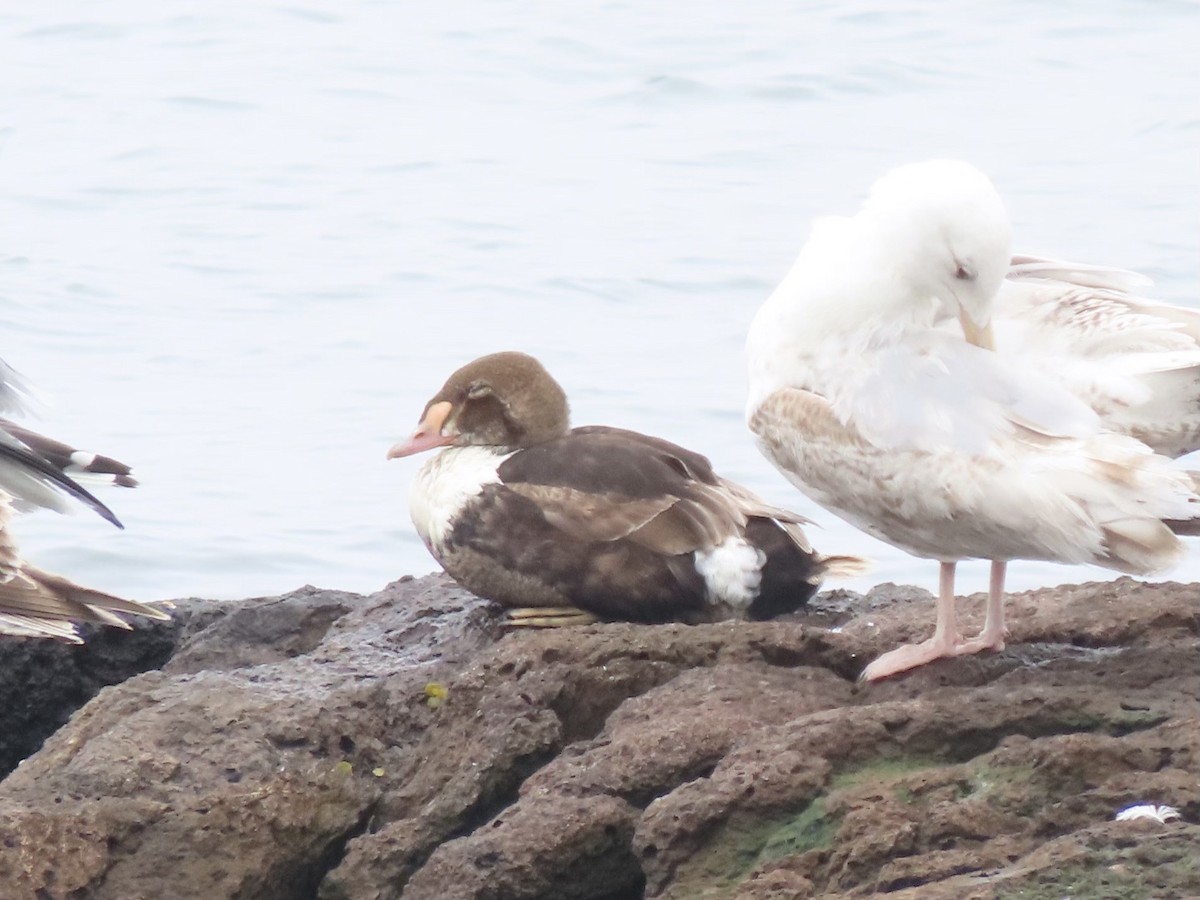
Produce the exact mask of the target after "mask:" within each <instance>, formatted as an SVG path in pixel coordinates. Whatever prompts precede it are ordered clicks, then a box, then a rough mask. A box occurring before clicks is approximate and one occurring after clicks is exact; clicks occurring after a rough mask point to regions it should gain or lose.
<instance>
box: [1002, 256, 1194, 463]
mask: <svg viewBox="0 0 1200 900" xmlns="http://www.w3.org/2000/svg"><path fill="white" fill-rule="evenodd" d="M1149 284H1150V280H1149V279H1148V278H1146V277H1144V276H1142V275H1139V274H1137V273H1135V272H1129V271H1126V270H1124V269H1114V268H1104V267H1101V266H1094V265H1087V264H1084V263H1072V262H1063V261H1061V260H1051V259H1043V258H1040V257H1034V256H1017V257H1014V258H1013V259H1012V261H1011V265H1010V267H1009V270H1008V274H1007V276H1006V278H1005V280H1004V282H1003V284H1002V285H1001V287H1000V291H999V293H998V294H997V297H996V312H995V318H994V327H995V333H996V343H997V346H998V347H999V348H1000V349H1001V350H1002V351H1003V352H1004V353H1005V354H1006V355H1009V356H1011V358H1013V359H1014V360H1019V362H1020V364H1021V365H1023V366H1027V367H1028V368H1029V369H1030V370H1036V371H1040V372H1041V373H1043V374H1044V376H1045V377H1047V378H1050V379H1052V380H1055V381H1057V382H1058V383H1059V384H1061V385H1062V386H1063V387H1065V388H1067V390H1069V391H1070V392H1071V393H1073V394H1074V395H1075V396H1076V397H1078V398H1079V399H1081V400H1083V401H1084V402H1085V403H1086V404H1088V405H1089V406H1090V407H1091V408H1092V409H1093V410H1094V411H1095V412H1096V413H1097V415H1099V416H1100V421H1101V423H1102V424H1103V426H1104V427H1105V428H1106V429H1109V430H1111V431H1118V432H1120V433H1122V434H1128V435H1131V436H1133V437H1135V438H1137V439H1138V440H1140V441H1143V442H1144V443H1146V444H1147V445H1149V446H1150V447H1152V448H1153V449H1154V450H1155V451H1156V452H1158V453H1161V454H1163V455H1164V456H1171V457H1176V456H1182V455H1183V454H1185V453H1191V452H1192V451H1194V450H1197V449H1200V311H1198V310H1195V309H1187V308H1184V307H1180V306H1172V305H1170V304H1168V303H1162V302H1159V301H1155V300H1149V299H1146V298H1145V297H1142V296H1141V295H1140V294H1139V293H1138V291H1140V290H1142V289H1144V288H1146V287H1148V286H1149Z"/></svg>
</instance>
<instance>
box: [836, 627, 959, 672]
mask: <svg viewBox="0 0 1200 900" xmlns="http://www.w3.org/2000/svg"><path fill="white" fill-rule="evenodd" d="M959 644H961V641H947V640H944V639H941V638H938V637H931V638H930V639H929V640H927V641H921V643H919V644H905V645H904V646H903V647H897V648H896V649H895V650H889V651H888V652H887V653H885V654H883V656H881V657H879V658H878V659H876V660H875V661H874V662H873V663H871V664H870V665H869V666H867V667H866V668H865V669H863V672H862V674H861V675H859V676H858V679H859V681H879V680H880V679H883V678H890V677H891V676H892V675H899V674H900V673H901V672H907V671H908V670H909V669H916V668H918V667H919V666H924V665H927V664H928V663H931V662H933V661H934V660H935V659H945V658H946V657H950V656H955V655H956V654H955V649H956V648H957V647H958V646H959Z"/></svg>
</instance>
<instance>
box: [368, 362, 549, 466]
mask: <svg viewBox="0 0 1200 900" xmlns="http://www.w3.org/2000/svg"><path fill="white" fill-rule="evenodd" d="M569 423H570V411H569V409H568V407H567V397H566V394H564V393H563V389H562V388H561V387H559V385H558V382H557V381H555V380H554V379H553V378H552V377H551V376H550V373H549V372H547V371H546V369H545V367H544V366H542V364H541V363H540V362H538V361H537V360H536V359H534V358H533V357H532V356H529V355H528V354H525V353H518V352H515V351H505V352H503V353H491V354H488V355H487V356H481V357H480V358H479V359H477V360H475V361H474V362H470V363H467V364H466V365H465V366H463V367H462V368H461V369H459V370H458V371H456V372H455V373H454V374H453V375H451V376H450V377H449V378H448V379H446V383H445V384H444V385H442V389H441V390H440V391H438V392H437V393H436V394H434V396H433V397H432V398H431V399H430V401H429V402H428V403H426V404H425V410H424V412H422V413H421V420H420V423H419V424H418V425H417V430H416V431H414V432H413V433H412V435H411V436H410V437H409V438H408V440H407V441H403V442H402V443H399V444H396V445H395V446H394V447H392V448H391V449H390V450H389V451H388V459H395V458H397V457H400V456H411V455H412V454H414V453H421V452H423V451H425V450H432V449H434V448H435V447H448V446H455V447H462V446H484V447H502V448H506V449H513V450H516V449H520V448H523V447H532V446H534V445H535V444H541V443H544V442H545V441H549V440H552V439H554V438H556V437H561V436H562V435H564V434H566V432H567V429H568V428H569V427H570V425H569Z"/></svg>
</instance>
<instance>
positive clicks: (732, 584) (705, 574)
mask: <svg viewBox="0 0 1200 900" xmlns="http://www.w3.org/2000/svg"><path fill="white" fill-rule="evenodd" d="M695 558H696V571H697V572H699V573H700V577H701V578H703V579H704V583H705V585H706V586H707V587H708V600H709V602H710V603H723V604H728V605H729V606H731V607H733V608H734V609H736V610H738V611H739V612H745V611H746V609H748V608H749V606H750V604H751V603H753V602H754V598H755V597H757V596H758V587H759V585H760V584H761V583H762V567H763V564H764V563H765V562H766V561H767V555H766V554H765V553H763V552H762V551H761V550H759V549H758V548H757V547H755V546H753V545H752V544H750V543H749V542H748V541H747V540H746V539H745V538H742V537H727V538H726V539H725V540H724V542H723V543H721V544H720V545H719V546H717V547H714V548H713V549H712V550H697V551H696V557H695Z"/></svg>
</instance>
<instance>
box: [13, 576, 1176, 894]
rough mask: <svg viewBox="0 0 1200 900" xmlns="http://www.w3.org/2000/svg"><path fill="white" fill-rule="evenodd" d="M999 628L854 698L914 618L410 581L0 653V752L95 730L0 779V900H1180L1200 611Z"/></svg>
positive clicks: (1118, 600)
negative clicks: (580, 613) (491, 598)
mask: <svg viewBox="0 0 1200 900" xmlns="http://www.w3.org/2000/svg"><path fill="white" fill-rule="evenodd" d="M964 605H965V606H969V605H970V604H964ZM973 605H974V607H976V610H975V613H974V614H975V615H978V610H979V608H980V607H981V598H974V603H973ZM1009 609H1010V617H1009V618H1010V622H1011V624H1012V627H1013V634H1012V637H1011V642H1010V646H1009V649H1007V650H1006V651H1004V652H1003V653H1000V654H995V655H991V656H987V657H976V658H964V659H957V660H948V661H941V662H939V663H937V664H935V665H932V666H929V667H927V668H926V669H924V670H921V671H918V672H915V673H912V674H911V675H909V676H907V677H904V678H898V679H895V680H893V681H890V682H885V683H882V684H877V685H871V686H865V685H859V684H857V683H856V682H855V681H854V680H853V679H854V676H855V675H856V674H857V672H858V671H859V670H860V669H861V668H862V666H863V664H864V663H865V662H866V661H868V660H869V659H870V658H872V657H873V656H874V655H875V654H877V653H878V652H880V651H881V650H883V649H886V648H888V647H890V646H894V645H895V644H896V643H897V642H899V641H901V640H907V639H910V638H913V637H920V636H921V635H922V633H923V629H924V628H926V627H928V625H929V623H930V622H931V621H932V599H931V598H930V597H929V595H928V594H926V593H924V592H922V591H917V590H914V589H911V588H897V587H895V586H892V585H884V586H882V587H880V588H878V589H876V590H874V591H872V592H871V593H870V594H869V595H867V596H866V597H855V596H853V595H847V594H838V593H834V594H826V595H823V596H822V597H821V598H820V599H819V601H818V602H817V603H816V604H815V606H814V607H813V608H812V609H811V610H809V611H808V612H806V613H805V614H804V615H800V616H796V617H792V618H790V619H788V620H784V621H776V622H767V623H722V624H717V625H702V626H691V627H689V626H679V625H665V626H637V625H625V624H609V625H594V626H587V627H585V628H574V629H559V630H554V631H546V632H526V633H512V634H503V635H502V634H501V631H500V628H499V625H498V619H497V617H496V615H495V613H494V612H493V611H492V610H491V608H490V607H489V606H488V605H487V604H485V603H483V602H481V601H479V600H476V599H475V598H473V597H471V596H470V595H469V594H467V593H465V592H464V591H461V590H460V589H458V588H455V587H454V586H452V585H451V584H450V583H449V582H448V581H447V580H445V579H444V578H440V577H436V578H435V577H430V578H426V579H419V580H411V579H407V580H402V581H400V582H397V583H395V584H393V585H389V586H388V587H387V588H386V589H384V590H383V591H381V592H380V593H378V594H375V595H372V596H370V597H361V596H357V595H350V594H344V593H339V592H333V591H320V590H316V589H313V588H306V589H302V590H301V591H297V592H295V593H294V594H290V595H287V596H285V597H281V598H272V599H260V600H253V601H245V602H243V603H237V604H220V605H214V604H211V603H204V602H199V601H189V602H186V603H181V604H180V608H179V614H178V616H177V618H176V622H175V623H174V624H173V625H172V626H170V628H168V629H166V630H164V631H156V630H153V629H152V630H150V631H147V632H136V633H134V634H130V635H124V634H118V635H113V636H111V637H110V636H108V635H104V636H98V637H100V638H101V639H100V640H99V641H97V642H96V643H94V644H93V645H91V646H90V647H88V648H84V649H82V650H80V649H77V648H66V647H60V646H56V645H50V644H46V643H44V642H42V643H33V642H6V643H5V644H3V645H0V751H3V752H8V753H9V754H10V756H14V755H16V754H21V755H23V753H27V752H29V751H30V750H32V749H33V748H35V747H36V746H37V742H38V741H39V740H41V737H42V736H43V735H44V734H46V733H48V732H49V731H50V730H52V729H53V727H54V726H55V725H56V724H57V723H58V722H60V721H62V720H65V718H66V717H67V715H69V713H70V709H71V708H73V707H74V706H78V705H80V704H83V703H85V702H86V705H83V706H82V708H81V709H79V710H78V712H76V713H75V715H74V716H73V717H72V718H71V720H70V721H69V722H68V723H67V724H66V725H65V726H64V727H62V728H61V729H60V730H58V731H57V732H55V733H54V734H53V735H52V736H51V737H49V739H48V740H46V742H45V745H44V746H43V747H42V748H41V750H39V751H38V752H37V753H35V754H34V755H33V756H31V757H30V758H29V759H27V760H26V761H25V762H24V763H23V764H21V765H20V766H19V767H17V768H16V769H15V770H14V771H12V772H11V774H10V775H9V776H8V778H7V779H6V780H4V781H3V782H2V783H0V898H2V900H9V898H10V897H11V898H13V900H18V898H25V897H30V898H34V897H37V898H59V897H63V898H67V897H70V898H121V900H127V898H150V900H153V898H160V897H161V898H189V897H195V898H305V897H307V898H322V900H337V898H350V900H358V898H363V900H374V898H405V900H434V898H437V900H456V898H462V900H467V898H470V900H506V898H512V900H625V898H641V897H647V898H677V900H683V898H687V900H693V898H697V900H700V898H714V900H715V898H731V900H732V898H737V900H767V898H771V900H796V898H833V897H866V896H874V895H876V894H886V895H888V896H894V897H897V898H922V900H924V898H931V900H940V898H956V900H957V898H1017V897H1022V898H1034V900H1038V898H1047V900H1048V898H1059V897H1063V896H1068V895H1069V896H1071V897H1074V898H1088V897H1091V898H1173V897H1180V898H1182V897H1193V896H1200V852H1197V850H1196V848H1197V847H1200V589H1197V588H1195V587H1194V586H1190V585H1172V584H1166V585H1143V584H1140V583H1138V582H1135V581H1132V580H1130V579H1120V580H1118V581H1116V582H1113V583H1104V584H1091V585H1081V586H1074V587H1064V588H1058V589H1052V590H1045V591H1038V592H1031V593H1026V594H1020V595H1015V596H1013V597H1012V598H1010V601H1009ZM965 618H966V619H967V622H966V626H965V627H966V628H970V627H971V626H972V625H973V624H975V622H973V621H972V616H971V615H967V616H966V617H965ZM155 667H161V668H155ZM151 669H153V670H151ZM142 670H148V671H144V672H143V673H142V674H134V673H136V672H139V671H142ZM130 675H132V676H133V677H128V676H130ZM121 678H128V680H125V681H124V682H123V683H120V684H117V685H116V686H112V687H106V688H104V689H103V690H100V692H99V694H98V695H97V696H95V697H94V698H93V699H91V700H90V702H88V698H89V696H90V694H91V693H94V692H95V690H97V689H98V688H99V686H100V685H101V684H103V683H107V682H115V681H119V680H120V679H121ZM22 698H28V701H27V702H22ZM35 712H36V713H37V714H36V715H35V714H34V713H35ZM35 720H36V721H35ZM39 729H40V732H39ZM14 761H15V759H14ZM0 762H3V757H0ZM9 768H11V764H10V766H9ZM1151 802H1152V803H1166V804H1170V805H1173V806H1176V807H1178V808H1179V810H1180V812H1181V814H1182V818H1181V819H1179V820H1175V821H1171V822H1168V823H1166V824H1160V823H1158V822H1154V821H1149V820H1140V821H1136V822H1114V821H1113V814H1114V812H1115V811H1116V810H1118V809H1120V808H1122V807H1124V806H1128V805H1131V804H1134V803H1151Z"/></svg>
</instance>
